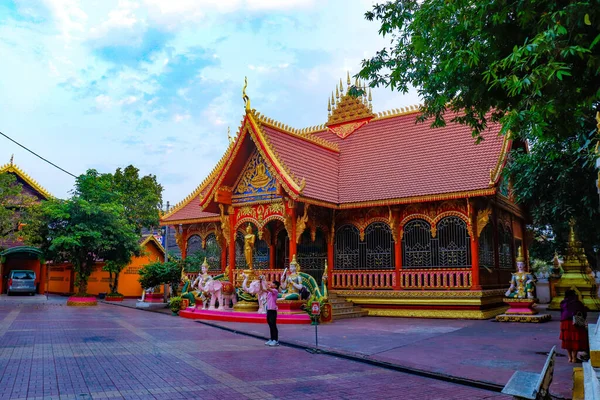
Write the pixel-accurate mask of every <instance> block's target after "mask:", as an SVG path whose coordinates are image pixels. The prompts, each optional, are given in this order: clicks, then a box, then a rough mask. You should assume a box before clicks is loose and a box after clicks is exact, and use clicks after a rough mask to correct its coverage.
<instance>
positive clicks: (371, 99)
mask: <svg viewBox="0 0 600 400" xmlns="http://www.w3.org/2000/svg"><path fill="white" fill-rule="evenodd" d="M371 101H373V97H372V96H371V88H369V102H371Z"/></svg>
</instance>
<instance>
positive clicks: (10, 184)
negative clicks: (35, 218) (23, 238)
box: [0, 173, 36, 246]
mask: <svg viewBox="0 0 600 400" xmlns="http://www.w3.org/2000/svg"><path fill="white" fill-rule="evenodd" d="M35 203H36V198H35V197H33V196H31V195H30V194H28V193H26V192H24V191H23V187H22V185H21V184H20V183H19V182H18V181H17V178H16V177H15V176H14V175H13V174H10V173H2V174H0V241H2V240H10V239H13V240H14V239H16V236H17V232H18V228H19V223H21V222H23V221H24V219H26V218H31V217H32V214H31V211H33V210H32V209H31V206H32V205H33V204H35ZM0 246H1V244H0Z"/></svg>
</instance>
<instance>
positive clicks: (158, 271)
mask: <svg viewBox="0 0 600 400" xmlns="http://www.w3.org/2000/svg"><path fill="white" fill-rule="evenodd" d="M181 269H182V261H181V260H171V261H167V262H160V261H157V262H153V263H150V264H147V265H144V267H143V268H142V269H140V270H139V272H138V273H139V274H140V277H139V282H140V284H141V285H142V287H143V288H144V289H149V288H154V287H156V286H160V285H162V284H168V285H170V286H171V290H172V292H173V294H174V295H176V294H177V288H178V286H179V283H180V281H181Z"/></svg>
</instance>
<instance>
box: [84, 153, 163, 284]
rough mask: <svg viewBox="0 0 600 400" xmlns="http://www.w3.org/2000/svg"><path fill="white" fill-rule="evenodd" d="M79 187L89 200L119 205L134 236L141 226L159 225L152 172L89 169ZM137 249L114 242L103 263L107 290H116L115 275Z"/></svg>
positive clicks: (157, 188) (159, 189)
mask: <svg viewBox="0 0 600 400" xmlns="http://www.w3.org/2000/svg"><path fill="white" fill-rule="evenodd" d="M80 188H81V189H82V190H81V192H82V193H84V196H85V198H86V199H87V200H89V201H94V202H99V203H107V204H108V203H117V204H120V205H122V206H123V213H124V217H125V218H126V220H127V223H128V224H129V226H130V227H132V229H133V231H134V233H136V234H137V236H138V238H140V237H141V231H142V228H149V227H154V226H158V224H159V218H160V209H161V207H162V190H163V188H162V186H161V185H160V184H159V183H158V182H157V181H156V176H154V175H146V176H142V177H140V175H139V170H138V169H137V168H135V167H134V166H132V165H130V166H128V167H126V168H125V169H123V170H122V169H121V168H118V169H117V170H116V171H115V173H114V174H99V173H98V172H97V171H95V170H90V171H88V173H87V174H86V175H84V176H82V178H81V180H80ZM140 250H141V249H140V248H139V246H137V247H136V248H135V251H132V250H131V249H130V248H128V246H127V245H124V244H123V243H117V244H116V245H115V248H114V249H113V251H112V252H111V254H110V255H109V257H108V258H107V260H106V264H105V266H104V270H105V271H108V273H109V286H110V291H111V293H116V292H117V291H118V286H119V274H120V273H121V271H122V270H123V268H125V267H126V266H127V265H128V264H129V263H130V262H131V259H132V257H134V256H139V255H140V254H141V253H140Z"/></svg>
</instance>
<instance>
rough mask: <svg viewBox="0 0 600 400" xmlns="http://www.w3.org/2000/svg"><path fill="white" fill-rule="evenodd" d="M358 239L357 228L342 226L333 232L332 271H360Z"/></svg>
mask: <svg viewBox="0 0 600 400" xmlns="http://www.w3.org/2000/svg"><path fill="white" fill-rule="evenodd" d="M359 243H360V237H359V232H358V228H356V227H355V226H352V225H343V226H341V227H339V228H337V229H336V232H335V264H334V269H338V270H340V269H342V270H346V269H360V251H359V248H358V247H359Z"/></svg>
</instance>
